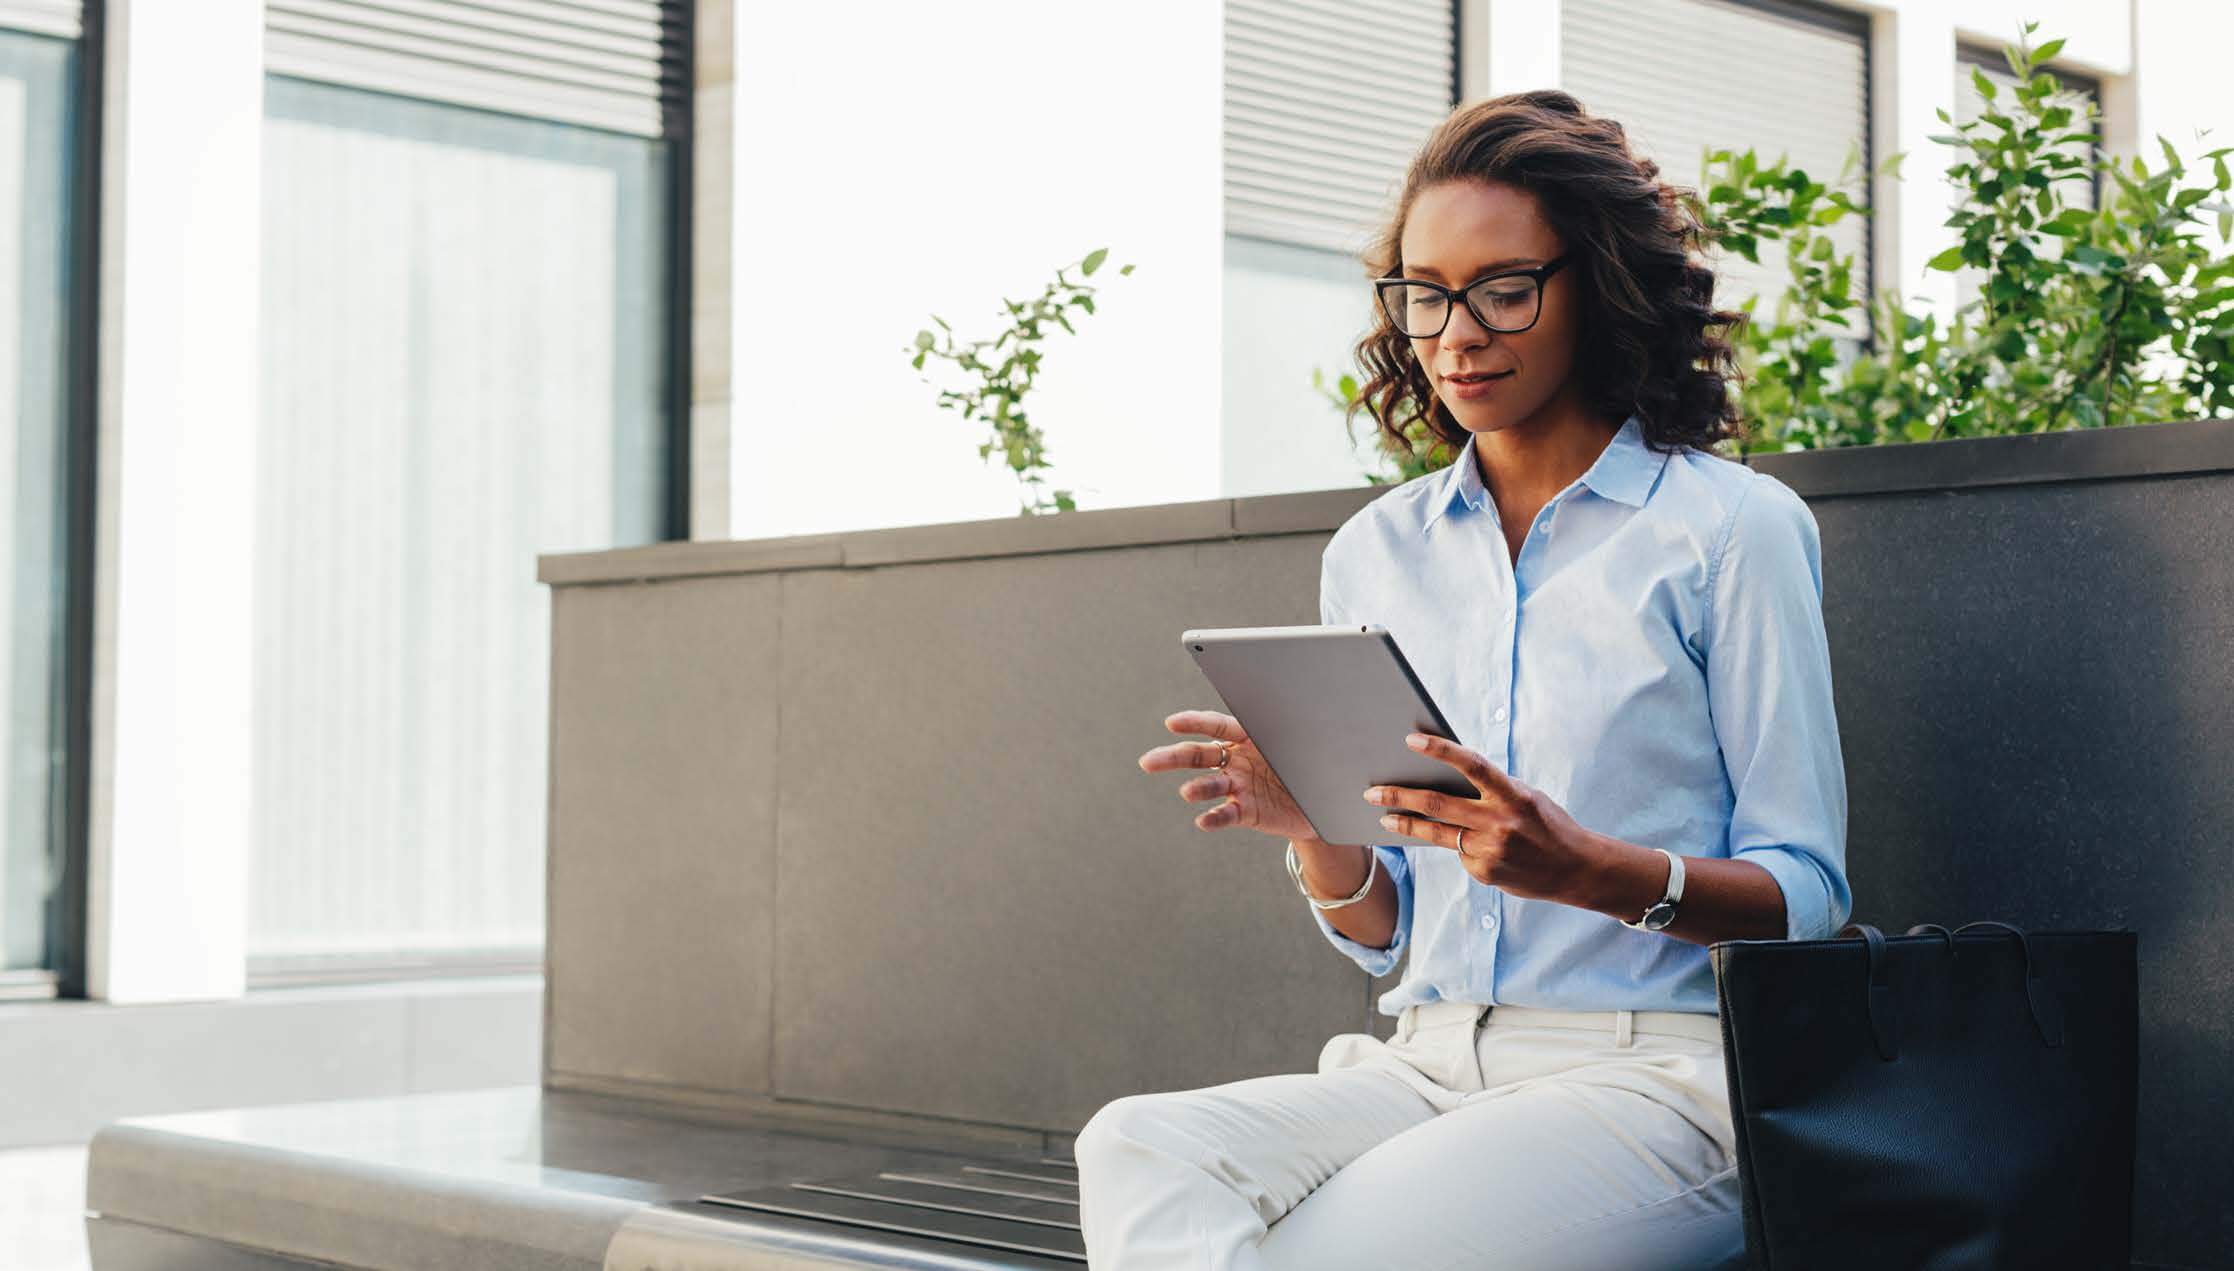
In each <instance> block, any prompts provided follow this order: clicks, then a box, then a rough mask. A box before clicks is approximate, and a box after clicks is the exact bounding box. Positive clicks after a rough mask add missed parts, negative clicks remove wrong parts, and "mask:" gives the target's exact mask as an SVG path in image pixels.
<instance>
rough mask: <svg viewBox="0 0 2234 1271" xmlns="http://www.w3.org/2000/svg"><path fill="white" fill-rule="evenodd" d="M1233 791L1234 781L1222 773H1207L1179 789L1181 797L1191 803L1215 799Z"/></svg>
mask: <svg viewBox="0 0 2234 1271" xmlns="http://www.w3.org/2000/svg"><path fill="white" fill-rule="evenodd" d="M1232 789H1233V779H1232V778H1231V777H1228V776H1227V775H1226V774H1224V773H1222V772H1213V773H1207V774H1205V775H1203V776H1200V777H1196V778H1195V779H1194V780H1192V781H1190V782H1188V783H1187V784H1185V785H1183V786H1181V787H1179V797H1180V798H1182V799H1185V800H1186V801H1187V802H1189V803H1201V802H1203V801H1204V800H1206V799H1215V798H1217V797H1218V796H1220V795H1222V794H1227V793H1230V792H1231V791H1232Z"/></svg>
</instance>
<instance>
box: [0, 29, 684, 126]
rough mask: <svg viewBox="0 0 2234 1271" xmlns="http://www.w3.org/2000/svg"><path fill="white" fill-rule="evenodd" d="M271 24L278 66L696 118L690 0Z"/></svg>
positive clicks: (386, 88)
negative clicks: (689, 105) (690, 103)
mask: <svg viewBox="0 0 2234 1271" xmlns="http://www.w3.org/2000/svg"><path fill="white" fill-rule="evenodd" d="M7 2H9V0H0V4H4V3H7ZM17 2H20V0H17ZM264 31H265V35H264V56H265V63H266V68H267V69H268V70H270V71H271V72H272V73H273V74H275V75H289V76H293V77H295V78H298V79H314V80H321V81H324V82H326V83H329V84H346V85H349V86H351V87H354V88H369V89H373V90H375V91H378V92H387V93H396V94H399V95H402V96H406V97H418V98H422V99H425V100H428V101H439V102H448V103H450V104H452V105H459V106H477V107H480V108H482V109H484V110H497V111H503V112H506V113H508V114H516V115H526V116H529V117H532V118H536V119H550V120H556V121H559V122H562V123H574V124H582V125H585V126H587V127H591V128H602V129H605V130H607V131H610V132H622V133H632V134H634V135H637V136H644V137H660V136H668V135H671V134H673V133H675V132H677V131H679V129H680V125H681V121H682V120H683V119H685V118H686V117H687V111H686V104H685V103H684V101H683V94H684V91H685V87H684V86H685V85H686V84H687V83H688V82H689V77H688V74H687V71H688V65H689V50H688V49H687V48H686V47H685V45H686V42H687V36H688V32H689V13H688V0H268V3H267V4H266V5H265V8H264Z"/></svg>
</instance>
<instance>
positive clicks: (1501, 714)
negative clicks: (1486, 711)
mask: <svg viewBox="0 0 2234 1271" xmlns="http://www.w3.org/2000/svg"><path fill="white" fill-rule="evenodd" d="M1490 718H1492V719H1494V720H1496V721H1497V722H1499V723H1503V722H1504V721H1505V708H1504V707H1502V706H1500V707H1498V708H1497V713H1496V714H1495V715H1492V716H1490Z"/></svg>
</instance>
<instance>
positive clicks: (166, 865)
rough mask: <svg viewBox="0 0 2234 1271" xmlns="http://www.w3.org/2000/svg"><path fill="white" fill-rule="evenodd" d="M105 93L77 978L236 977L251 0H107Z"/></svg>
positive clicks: (253, 403)
mask: <svg viewBox="0 0 2234 1271" xmlns="http://www.w3.org/2000/svg"><path fill="white" fill-rule="evenodd" d="M107 40H108V47H107V50H106V56H107V67H106V71H107V74H106V82H105V84H104V89H105V92H106V94H107V101H106V109H105V117H104V119H103V127H104V130H105V132H106V137H105V140H104V155H103V160H104V172H103V182H104V196H103V198H102V209H103V212H104V215H105V220H106V223H105V224H104V226H103V227H102V234H103V245H102V259H103V262H104V264H103V269H102V280H101V281H102V292H103V294H102V298H101V336H102V347H101V366H102V383H101V401H100V408H99V414H100V440H99V452H100V455H101V465H100V467H101V471H100V486H99V495H98V501H97V515H98V519H99V528H98V531H97V533H98V539H99V543H98V547H97V560H96V565H95V579H96V582H97V588H98V599H97V601H96V605H95V616H94V646H95V651H94V690H93V732H94V740H93V747H94V756H93V764H92V768H93V771H92V784H93V800H92V803H93V814H92V822H93V823H92V826H91V831H90V834H89V838H90V843H89V845H88V856H89V861H88V866H89V868H88V876H87V891H88V896H87V905H86V908H87V940H86V943H87V961H88V975H89V978H90V981H91V983H90V986H89V988H90V991H91V993H92V994H93V995H94V996H96V997H103V998H107V999H110V1000H112V1001H157V1000H172V999H181V998H197V997H222V996H226V995H229V994H234V993H238V992H239V991H240V989H241V985H242V982H243V971H244V968H243V963H242V943H241V942H242V932H243V926H244V921H245V918H244V911H245V899H246V892H247V887H246V859H247V851H248V832H249V821H248V816H249V775H248V774H249V753H248V752H249V698H250V691H249V689H250V675H249V666H250V663H249V659H250V656H251V653H252V649H253V643H252V640H251V632H250V625H249V613H250V609H249V602H250V596H251V587H250V584H251V581H252V578H251V572H252V565H251V562H252V559H253V556H252V536H253V508H254V501H253V499H252V498H251V497H250V496H251V493H252V490H253V483H254V479H255V471H256V450H255V441H256V422H257V374H256V369H257V362H256V353H257V348H256V336H257V299H258V288H257V278H258V265H259V260H260V256H259V252H258V246H257V232H258V215H257V214H258V191H259V189H260V174H261V150H262V138H263V126H264V118H263V90H264V80H263V5H262V4H261V3H258V0H206V2H205V3H198V4H196V5H193V6H192V7H191V8H190V9H189V7H188V6H184V5H179V4H174V3H171V2H170V0H117V2H116V3H112V4H110V5H109V8H108V35H107Z"/></svg>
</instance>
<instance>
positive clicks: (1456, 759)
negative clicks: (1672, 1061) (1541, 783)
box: [1404, 733, 1525, 803]
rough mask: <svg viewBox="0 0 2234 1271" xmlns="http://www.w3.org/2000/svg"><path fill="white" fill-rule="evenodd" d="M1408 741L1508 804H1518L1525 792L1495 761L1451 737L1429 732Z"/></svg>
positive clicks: (1418, 734)
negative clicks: (1433, 735) (1432, 735)
mask: <svg viewBox="0 0 2234 1271" xmlns="http://www.w3.org/2000/svg"><path fill="white" fill-rule="evenodd" d="M1404 744H1405V745H1408V746H1410V747H1411V748H1412V749H1414V750H1417V751H1418V752H1420V753H1421V754H1423V755H1426V756H1427V757H1428V758H1430V759H1435V760H1440V761H1441V762H1443V763H1447V764H1449V765H1450V766H1451V767H1453V768H1456V769H1458V771H1459V773H1460V774H1461V775H1463V776H1464V777H1465V778H1466V779H1467V780H1468V781H1471V782H1473V783H1474V788H1475V789H1477V790H1479V791H1481V792H1482V793H1483V794H1485V795H1489V796H1490V797H1492V798H1496V799H1501V800H1503V801H1504V802H1507V803H1518V802H1520V801H1521V799H1522V798H1523V797H1525V792H1524V791H1522V789H1521V787H1520V783H1519V782H1517V781H1514V780H1513V779H1512V778H1511V777H1509V776H1506V775H1505V771H1504V769H1502V768H1499V767H1498V766H1497V765H1496V764H1493V763H1491V762H1490V761H1489V760H1488V759H1487V758H1485V757H1484V756H1483V755H1482V753H1481V752H1480V751H1478V750H1473V749H1470V748H1468V747H1465V746H1461V745H1459V744H1458V743H1457V742H1455V741H1452V740H1450V739H1449V738H1447V737H1430V736H1428V735H1427V734H1426V733H1413V734H1411V735H1410V736H1408V737H1406V738H1405V739H1404Z"/></svg>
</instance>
